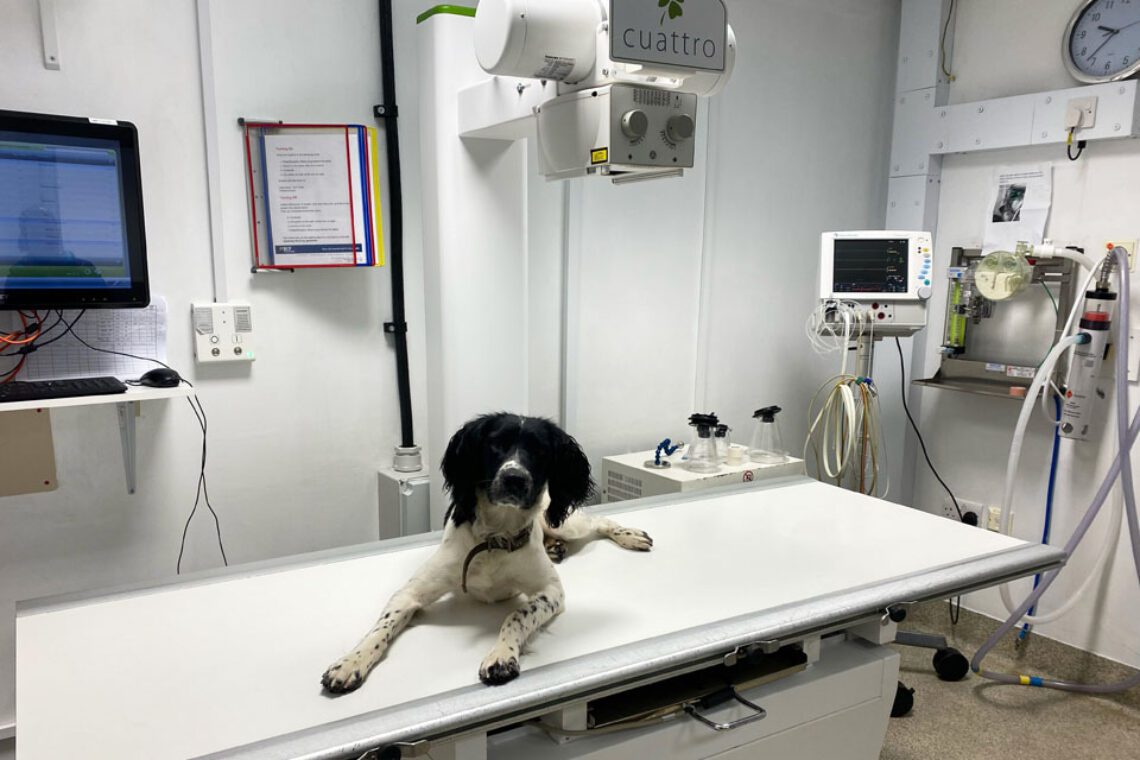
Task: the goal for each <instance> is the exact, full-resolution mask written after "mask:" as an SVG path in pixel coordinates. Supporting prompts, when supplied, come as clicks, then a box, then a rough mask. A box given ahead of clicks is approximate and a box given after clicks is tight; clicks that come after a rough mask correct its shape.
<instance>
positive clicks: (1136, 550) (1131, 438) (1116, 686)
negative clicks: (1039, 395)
mask: <svg viewBox="0 0 1140 760" xmlns="http://www.w3.org/2000/svg"><path fill="white" fill-rule="evenodd" d="M1110 255H1112V256H1114V257H1115V259H1116V261H1117V263H1118V264H1119V265H1120V266H1119V269H1118V270H1117V271H1118V274H1119V277H1120V293H1121V296H1122V297H1121V298H1120V299H1119V306H1118V313H1117V315H1116V319H1115V321H1116V329H1117V336H1118V340H1119V341H1120V343H1119V344H1118V345H1117V346H1116V359H1115V369H1116V398H1115V399H1114V401H1115V403H1114V406H1115V412H1116V435H1117V451H1116V456H1115V457H1113V459H1112V462H1111V464H1110V465H1109V467H1108V471H1107V472H1106V473H1105V475H1104V479H1103V480H1102V481H1101V484H1100V487H1099V488H1098V489H1097V492H1096V495H1095V496H1093V499H1092V502H1091V503H1090V504H1089V507H1088V509H1087V510H1086V511H1085V514H1084V516H1083V517H1082V518H1081V520H1080V522H1079V523H1078V525H1077V527H1076V528H1074V529H1073V533H1072V535H1071V536H1070V537H1069V540H1068V541H1066V542H1065V553H1066V555H1067V556H1072V554H1073V552H1075V551H1076V549H1077V547H1078V546H1079V545H1080V543H1081V541H1082V540H1083V539H1084V537H1085V536H1086V535H1087V533H1088V529H1089V527H1090V526H1091V525H1092V523H1093V522H1094V521H1095V520H1096V518H1097V515H1098V514H1099V512H1100V509H1101V507H1102V506H1103V505H1104V502H1105V501H1106V499H1107V498H1108V495H1109V492H1110V491H1111V489H1112V487H1113V485H1114V483H1115V481H1116V479H1117V478H1119V479H1120V491H1121V495H1122V496H1123V500H1124V515H1125V517H1127V518H1128V534H1129V541H1130V543H1131V545H1132V546H1131V548H1132V562H1133V565H1134V566H1135V568H1136V572H1137V577H1138V578H1140V514H1138V512H1137V509H1136V496H1135V490H1134V489H1135V485H1134V483H1133V477H1132V461H1131V451H1132V446H1133V445H1134V444H1135V442H1136V438H1137V436H1140V410H1137V412H1136V413H1135V415H1134V416H1133V417H1132V422H1131V423H1129V421H1128V354H1129V348H1128V339H1127V335H1126V334H1125V332H1124V331H1125V330H1126V329H1128V325H1129V324H1130V322H1129V311H1130V303H1129V295H1130V293H1131V288H1130V287H1129V275H1128V258H1127V256H1126V255H1125V253H1124V251H1123V249H1120V248H1114V249H1113V251H1112V253H1111V254H1110ZM1027 400H1030V399H1028V398H1027ZM1060 572H1061V570H1060V569H1057V570H1050V571H1049V572H1047V573H1045V574H1044V575H1042V576H1041V582H1040V583H1039V584H1038V585H1037V586H1036V588H1034V589H1033V591H1032V592H1030V594H1029V596H1027V597H1026V598H1025V600H1024V601H1023V602H1021V604H1020V605H1018V606H1017V608H1016V609H1014V610H1013V612H1011V613H1010V617H1009V618H1008V619H1007V620H1006V621H1005V622H1004V623H1002V624H1001V625H1000V626H999V627H998V629H997V630H996V631H994V632H993V634H991V635H990V637H989V638H988V639H987V640H986V641H985V643H984V644H982V647H981V649H979V650H978V651H977V653H975V654H974V657H973V658H972V659H971V660H970V668H971V669H972V670H973V671H974V672H975V673H977V674H978V675H980V676H982V677H984V678H989V679H991V680H994V681H997V682H999V683H1007V684H1019V685H1022V686H1039V687H1045V688H1051V689H1060V690H1062V691H1075V692H1082V693H1086V694H1111V693H1116V692H1121V691H1126V690H1128V689H1132V688H1135V687H1136V686H1140V673H1137V674H1135V675H1133V676H1131V677H1129V678H1126V679H1124V680H1123V681H1118V682H1116V683H1110V684H1086V683H1080V682H1076V681H1064V680H1059V679H1053V678H1042V677H1038V676H1027V675H1015V674H1011V673H998V672H995V671H990V670H984V669H983V668H982V661H983V660H984V659H985V658H986V656H987V655H988V654H989V653H990V652H991V651H992V650H993V648H994V647H995V646H997V644H998V642H999V641H1000V640H1001V638H1002V637H1003V636H1005V635H1006V634H1007V633H1009V632H1010V631H1011V630H1012V629H1013V627H1014V626H1015V625H1017V623H1018V622H1019V621H1020V620H1022V619H1024V615H1025V613H1027V612H1028V611H1029V610H1030V609H1032V608H1033V607H1034V606H1035V605H1037V603H1038V602H1039V601H1040V599H1041V597H1042V595H1044V594H1045V592H1047V591H1048V590H1049V587H1050V586H1051V585H1052V584H1053V582H1054V581H1055V580H1056V579H1057V577H1058V575H1059V574H1060Z"/></svg>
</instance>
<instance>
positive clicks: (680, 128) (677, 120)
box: [665, 113, 696, 143]
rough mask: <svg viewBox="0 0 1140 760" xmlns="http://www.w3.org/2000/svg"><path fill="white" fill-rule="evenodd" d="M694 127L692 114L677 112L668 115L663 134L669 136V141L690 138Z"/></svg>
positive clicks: (680, 140)
mask: <svg viewBox="0 0 1140 760" xmlns="http://www.w3.org/2000/svg"><path fill="white" fill-rule="evenodd" d="M695 128H696V125H695V124H694V123H693V117H692V116H689V115H688V114H687V113H679V114H676V115H674V116H670V117H669V121H667V122H666V123H665V134H667V135H668V136H669V140H670V142H675V143H677V142H682V141H684V140H688V139H689V138H691V137H692V136H693V130H694V129H695Z"/></svg>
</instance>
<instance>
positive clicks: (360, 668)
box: [321, 652, 371, 694]
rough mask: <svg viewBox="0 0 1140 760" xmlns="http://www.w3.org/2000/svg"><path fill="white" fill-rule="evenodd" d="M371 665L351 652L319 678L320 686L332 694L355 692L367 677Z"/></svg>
mask: <svg viewBox="0 0 1140 760" xmlns="http://www.w3.org/2000/svg"><path fill="white" fill-rule="evenodd" d="M370 667H371V663H369V662H368V661H367V660H365V658H364V657H362V656H361V655H359V654H357V653H356V652H353V653H351V654H348V655H345V656H344V657H342V658H341V659H339V660H337V661H336V662H334V663H333V664H332V665H331V666H329V669H328V670H326V671H325V674H324V675H323V676H321V685H322V686H324V687H325V689H326V690H328V691H329V692H331V693H333V694H347V693H348V692H350V691H356V690H357V689H359V688H360V685H361V684H362V683H364V679H365V678H366V677H367V676H368V670H369V668H370Z"/></svg>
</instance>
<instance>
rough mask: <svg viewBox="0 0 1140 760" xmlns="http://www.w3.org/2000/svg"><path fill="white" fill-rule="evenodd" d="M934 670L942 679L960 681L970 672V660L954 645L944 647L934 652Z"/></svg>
mask: <svg viewBox="0 0 1140 760" xmlns="http://www.w3.org/2000/svg"><path fill="white" fill-rule="evenodd" d="M933 663H934V672H935V673H937V674H938V677H939V678H940V679H942V680H943V681H961V680H962V679H963V678H965V677H966V674H967V673H969V672H970V661H969V660H967V659H966V656H965V655H963V654H962V653H961V652H959V651H958V650H957V649H955V648H954V647H944V648H943V649H939V650H938V651H937V652H935V653H934V659H933Z"/></svg>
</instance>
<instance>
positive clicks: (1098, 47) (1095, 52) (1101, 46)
mask: <svg viewBox="0 0 1140 760" xmlns="http://www.w3.org/2000/svg"><path fill="white" fill-rule="evenodd" d="M1117 34H1118V32H1113V33H1112V34H1110V35H1108V36H1107V38H1106V39H1105V41H1104V42H1102V43H1100V44H1099V45H1097V48H1096V50H1094V51H1092V52H1091V53H1089V55H1088V58H1086V59H1085V60H1089V58H1095V57H1096V54H1097V53H1099V52H1100V51H1101V48H1103V47H1104V46H1105V45H1107V44H1108V43H1110V42H1112V38H1113V37H1115V36H1116V35H1117Z"/></svg>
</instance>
